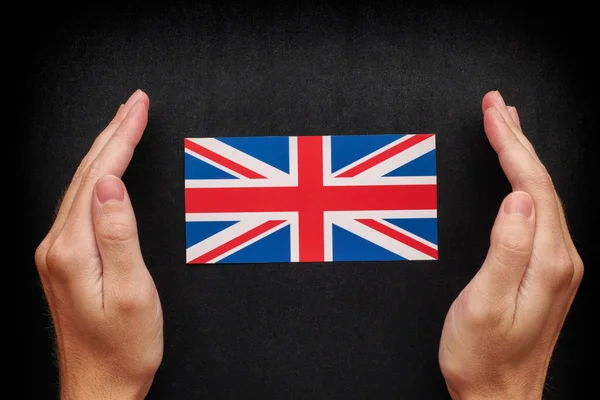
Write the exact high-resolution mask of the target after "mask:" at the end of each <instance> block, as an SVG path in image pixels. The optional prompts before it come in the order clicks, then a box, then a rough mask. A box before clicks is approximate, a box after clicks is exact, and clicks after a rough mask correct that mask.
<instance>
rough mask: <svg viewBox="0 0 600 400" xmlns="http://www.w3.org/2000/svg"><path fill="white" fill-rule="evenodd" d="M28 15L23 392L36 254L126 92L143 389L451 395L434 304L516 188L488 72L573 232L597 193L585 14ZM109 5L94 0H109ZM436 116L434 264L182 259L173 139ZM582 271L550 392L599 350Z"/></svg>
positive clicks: (335, 128) (337, 10)
mask: <svg viewBox="0 0 600 400" xmlns="http://www.w3.org/2000/svg"><path fill="white" fill-rule="evenodd" d="M53 7H58V10H59V11H61V17H60V18H59V19H58V20H56V19H48V18H47V12H48V10H43V9H38V10H37V13H33V14H29V15H28V20H29V22H30V23H31V30H30V33H31V34H32V40H31V41H29V42H27V43H26V44H25V45H24V46H23V47H22V49H21V52H20V58H19V59H20V61H21V62H23V68H22V72H23V74H24V79H23V81H22V82H23V85H22V91H21V93H23V95H24V102H23V104H25V105H26V107H25V110H24V116H25V117H24V118H23V120H22V121H23V130H24V132H23V135H22V136H21V137H22V138H23V142H22V143H23V146H22V154H21V155H22V159H21V160H22V162H21V164H22V165H23V167H24V176H25V177H26V185H25V189H24V190H25V202H24V204H25V206H26V207H27V213H26V214H25V221H24V223H25V225H26V226H27V227H28V231H27V235H26V237H25V238H23V246H24V251H23V253H22V254H23V257H22V258H20V260H21V262H20V265H18V268H19V269H20V270H22V273H21V279H22V282H24V290H23V291H22V295H23V297H24V301H23V304H24V305H25V310H24V312H23V313H22V314H23V322H22V324H21V326H22V327H23V330H24V331H27V334H28V335H30V336H29V337H28V341H27V343H28V344H27V347H28V349H30V351H31V352H32V358H31V359H32V360H33V361H32V362H30V363H28V365H27V367H26V369H25V371H23V375H22V376H23V377H24V381H25V382H27V384H26V385H24V390H25V391H26V392H27V393H26V394H25V395H24V398H28V397H29V398H52V396H56V393H57V375H56V370H55V369H54V365H53V361H52V351H51V340H50V336H49V334H48V332H49V331H48V329H47V327H48V325H49V321H48V319H47V318H46V315H45V305H44V302H43V300H42V299H41V296H40V290H39V283H38V280H37V279H38V278H37V273H36V271H35V266H34V264H33V251H34V249H35V246H36V245H37V243H39V241H41V239H42V238H43V236H44V234H45V232H46V231H47V229H48V228H49V226H50V224H51V219H52V216H53V211H54V208H55V204H56V201H57V200H58V198H59V196H60V194H61V191H62V189H63V187H64V186H65V185H66V184H67V183H68V182H69V180H70V177H71V175H72V174H73V172H74V170H75V168H76V166H77V164H78V162H79V160H80V159H81V158H82V157H83V155H84V154H85V153H86V151H87V148H88V147H89V146H90V144H91V143H92V141H93V139H94V136H95V135H96V134H97V133H98V132H99V131H101V130H102V128H103V127H104V126H105V125H106V123H107V122H108V121H109V120H110V119H111V118H112V115H113V113H114V112H115V110H116V109H117V107H118V106H119V104H120V103H122V102H124V101H125V100H126V98H127V96H128V95H129V94H130V93H131V92H133V91H134V90H135V89H136V88H138V87H140V88H143V89H144V90H145V91H146V92H147V93H148V94H149V96H150V98H151V102H152V105H151V110H150V120H149V125H148V128H147V130H146V134H145V136H144V138H143V140H142V142H141V144H140V145H139V148H138V150H137V152H136V154H135V156H134V158H133V161H132V163H131V166H130V168H129V170H128V172H127V173H126V175H125V177H124V181H125V183H126V184H127V186H128V189H129V192H130V195H131V198H132V200H133V204H134V207H135V210H136V214H137V217H138V221H139V230H140V237H141V244H142V249H143V252H144V257H145V260H146V263H147V265H148V268H149V269H150V271H151V273H152V275H153V277H154V279H155V281H156V285H157V287H158V290H159V293H160V296H161V299H162V303H163V310H164V314H165V341H166V344H165V357H164V361H163V364H162V366H161V368H160V370H159V372H158V374H157V376H156V380H155V384H154V386H153V387H152V390H151V392H150V395H149V396H148V397H149V398H151V399H200V398H210V399H221V398H227V399H246V398H248V399H250V398H253V399H254V398H255V399H284V398H285V399H288V398H289V399H291V398H303V399H304V398H319V399H321V398H323V399H330V398H344V399H354V398H356V399H391V398H401V399H438V398H439V399H445V398H448V395H447V393H446V390H445V385H444V381H443V378H442V376H441V374H440V372H439V368H438V364H437V349H438V343H439V336H440V333H441V328H442V325H443V321H444V317H445V313H446V311H447V309H448V307H449V306H450V304H451V302H452V301H453V299H454V297H455V296H456V295H457V294H458V293H459V292H460V290H461V289H462V287H463V286H464V285H465V284H466V283H467V282H468V281H469V279H470V278H471V277H472V275H473V274H474V273H475V272H476V270H477V269H478V267H479V265H480V263H481V261H482V260H483V257H484V255H485V252H486V250H487V246H488V237H489V230H490V227H491V224H492V222H493V218H494V217H495V214H496V210H497V207H498V205H499V204H500V202H501V200H502V198H503V197H504V196H505V195H506V194H507V193H508V190H509V186H508V184H507V182H506V181H505V179H504V177H503V175H502V172H501V170H500V168H499V166H498V163H497V159H496V157H495V155H494V153H493V151H492V150H491V148H490V147H489V145H488V144H487V141H486V138H485V135H484V133H483V130H482V121H481V110H480V102H481V98H482V96H483V95H484V94H485V92H486V91H488V90H493V89H500V90H501V92H502V93H503V94H504V95H505V98H506V99H507V103H509V104H513V105H516V106H517V108H518V110H519V112H520V115H521V121H522V124H523V126H524V129H525V131H526V133H527V134H528V136H529V137H530V138H531V141H532V142H533V144H534V146H535V147H536V148H537V150H538V153H539V155H540V158H541V159H542V160H543V161H544V162H545V163H546V165H547V168H548V169H549V171H550V172H551V174H552V176H553V178H554V182H555V184H556V187H557V189H558V191H559V193H560V195H561V197H562V199H563V201H564V203H565V205H566V212H567V216H568V218H569V221H570V224H571V226H572V231H573V235H574V238H575V243H576V244H577V245H578V246H579V249H580V252H581V254H582V256H583V258H584V262H586V264H587V266H588V271H589V269H590V268H594V266H597V261H598V257H597V255H592V253H591V251H592V249H591V239H590V237H589V236H587V235H586V234H585V233H584V232H585V227H586V222H587V221H588V216H587V215H586V213H587V212H591V209H592V204H597V202H596V200H594V199H593V198H592V197H591V195H590V191H589V189H588V185H589V184H590V182H591V180H592V178H593V177H592V174H591V152H592V148H591V137H592V132H593V131H595V132H597V124H596V123H595V122H593V121H592V119H591V118H592V115H591V104H590V100H591V93H592V90H591V88H590V86H589V84H588V83H589V82H592V81H593V79H595V78H593V76H592V66H590V65H589V64H587V62H586V57H585V52H579V51H576V50H575V49H574V46H575V44H578V45H581V44H582V43H583V45H584V47H585V44H586V43H591V39H590V37H589V36H588V35H587V31H586V30H585V29H586V28H585V26H586V24H585V19H583V20H582V19H581V18H585V15H584V16H574V15H569V13H566V12H565V11H564V10H562V9H552V8H548V7H544V8H543V9H542V11H543V12H542V13H541V14H542V15H541V14H540V13H538V12H526V11H524V10H523V9H522V8H516V7H515V8H513V7H511V6H510V5H508V4H505V3H502V4H498V5H496V6H494V5H486V6H485V7H483V6H475V5H474V6H468V7H467V6H462V7H456V6H455V7H448V6H442V5H439V4H437V5H436V4H433V5H431V6H429V5H428V6H418V7H415V6H410V7H409V6H398V5H396V6H389V5H388V6H379V5H376V4H374V3H365V4H363V5H361V6H357V7H351V6H344V7H342V6H330V5H322V4H318V3H315V4H311V5H298V4H296V5H294V6H291V7H283V6H273V7H268V6H262V7H242V6H238V5H230V4H228V3H227V2H215V3H210V4H209V3H206V4H203V5H196V6H193V7H191V6H188V5H184V4H180V5H177V4H175V5H170V6H166V5H148V4H143V5H142V4H140V5H135V6H134V5H131V6H125V5H120V6H110V7H109V6H93V7H92V6H89V7H91V8H87V7H88V6H80V5H78V6H70V7H66V6H64V7H63V6H60V5H55V4H53ZM103 7H104V8H103ZM417 132H434V133H437V135H438V137H437V147H438V182H439V186H438V200H439V248H440V260H439V262H433V263H431V262H427V263H421V262H411V263H406V262H398V263H394V262H388V263H343V264H342V263H332V264H277V265H268V264H267V265H244V266H218V267H213V266H210V267H188V266H186V265H185V237H184V207H183V138H184V137H190V136H193V137H200V136H236V135H305V134H311V135H313V134H364V133H417ZM590 280H591V279H590V274H589V273H588V275H587V276H586V278H585V279H584V283H583V286H582V288H581V292H580V295H579V296H578V297H577V300H576V302H575V304H574V306H573V310H572V313H571V314H570V316H569V318H568V319H567V323H566V327H565V329H564V332H563V335H562V337H561V339H560V342H559V347H558V349H557V352H556V355H555V357H554V360H553V363H552V366H551V371H550V377H549V380H548V388H547V396H546V398H548V399H559V398H560V399H563V398H564V399H569V398H576V397H577V396H576V393H579V392H578V390H583V388H584V387H585V385H586V383H587V380H586V379H585V378H584V366H583V364H584V363H585V362H586V361H588V360H589V359H590V357H591V356H590V355H589V352H588V351H587V350H586V349H587V347H588V344H589V342H588V338H589V334H588V333H587V331H588V325H587V324H588V323H589V322H588V318H587V316H586V315H585V314H586V312H589V311H590V310H591V309H592V306H591V304H592V302H593V300H592V293H591V283H590Z"/></svg>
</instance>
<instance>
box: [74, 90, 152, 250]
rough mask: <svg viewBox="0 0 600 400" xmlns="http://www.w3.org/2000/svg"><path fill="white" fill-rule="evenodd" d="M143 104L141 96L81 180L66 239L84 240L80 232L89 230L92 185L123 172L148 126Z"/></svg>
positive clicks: (146, 110) (144, 98) (146, 112)
mask: <svg viewBox="0 0 600 400" xmlns="http://www.w3.org/2000/svg"><path fill="white" fill-rule="evenodd" d="M147 103H148V97H147V96H146V95H145V94H144V95H143V96H142V98H141V99H140V100H138V102H137V103H136V104H135V105H134V106H133V107H132V108H131V110H130V111H129V113H128V114H127V116H126V117H125V119H124V120H123V122H122V123H121V124H120V125H119V127H118V129H117V130H116V131H115V132H114V134H113V135H112V136H111V138H110V139H109V140H108V142H107V143H106V144H105V145H104V147H103V148H102V150H101V151H100V152H99V154H98V156H97V157H96V159H95V160H94V161H92V163H91V164H90V166H89V167H88V169H87V170H86V172H85V174H84V175H83V176H82V177H81V182H80V185H79V189H78V190H77V194H76V195H75V199H73V204H72V206H71V212H70V213H69V215H68V217H67V220H66V221H65V225H64V228H63V231H65V233H66V234H67V235H69V234H70V235H74V236H76V237H82V236H85V235H82V232H86V233H87V232H89V230H90V229H91V215H90V211H89V210H90V205H91V204H90V203H91V201H92V192H93V188H94V185H95V184H96V181H97V180H98V179H100V178H101V177H102V176H104V175H115V176H117V177H119V178H120V177H121V176H122V175H123V173H124V172H125V169H126V168H127V166H128V165H129V162H130V161H131V157H132V156H133V151H134V149H135V147H136V146H137V144H138V142H139V141H140V139H141V137H142V134H143V132H144V129H145V128H146V124H147V122H148V106H147ZM89 244H90V243H88V245H89Z"/></svg>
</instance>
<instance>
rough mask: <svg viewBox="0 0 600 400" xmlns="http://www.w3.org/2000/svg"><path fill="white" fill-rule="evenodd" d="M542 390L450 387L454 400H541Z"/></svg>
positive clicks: (449, 390)
mask: <svg viewBox="0 0 600 400" xmlns="http://www.w3.org/2000/svg"><path fill="white" fill-rule="evenodd" d="M542 391H543V389H542V388H539V389H538V388H529V387H522V386H513V387H511V388H499V387H492V388H490V387H481V388H469V389H466V388H465V389H461V390H454V389H452V388H451V387H448V392H449V393H450V397H452V399H453V400H541V399H542Z"/></svg>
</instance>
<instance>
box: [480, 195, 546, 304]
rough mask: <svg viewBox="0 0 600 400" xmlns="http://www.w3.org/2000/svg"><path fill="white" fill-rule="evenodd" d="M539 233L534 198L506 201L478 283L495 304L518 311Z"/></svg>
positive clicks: (492, 235) (510, 198) (498, 217)
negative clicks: (523, 281) (523, 284)
mask: <svg viewBox="0 0 600 400" xmlns="http://www.w3.org/2000/svg"><path fill="white" fill-rule="evenodd" d="M534 232H535V211H534V204H533V199H532V198H531V196H530V195H529V194H527V193H525V192H513V193H511V194H509V195H508V196H507V197H506V198H505V199H504V202H503V203H502V205H501V206H500V210H499V211H498V216H497V217H496V222H495V223H494V227H493V228H492V234H491V237H490V249H489V251H488V254H487V257H486V259H485V262H484V263H483V265H482V267H481V269H480V270H479V272H478V273H477V276H476V278H475V282H477V284H478V285H479V290H480V291H481V292H483V293H486V295H487V299H488V301H490V303H491V304H500V305H506V304H509V305H510V306H511V307H512V309H513V310H514V304H515V302H516V298H517V294H518V292H519V287H520V284H521V280H522V279H523V274H524V273H525V269H526V268H527V266H528V265H529V261H530V259H531V252H532V248H533V237H534Z"/></svg>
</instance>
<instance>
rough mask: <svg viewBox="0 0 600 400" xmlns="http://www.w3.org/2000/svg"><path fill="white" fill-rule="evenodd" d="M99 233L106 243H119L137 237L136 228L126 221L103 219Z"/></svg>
mask: <svg viewBox="0 0 600 400" xmlns="http://www.w3.org/2000/svg"><path fill="white" fill-rule="evenodd" d="M100 235H101V237H102V240H103V241H105V242H107V243H112V244H119V243H123V242H129V241H132V240H135V239H137V228H136V227H135V225H133V224H131V223H127V222H118V221H109V220H107V221H104V223H103V224H102V228H101V232H100Z"/></svg>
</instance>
